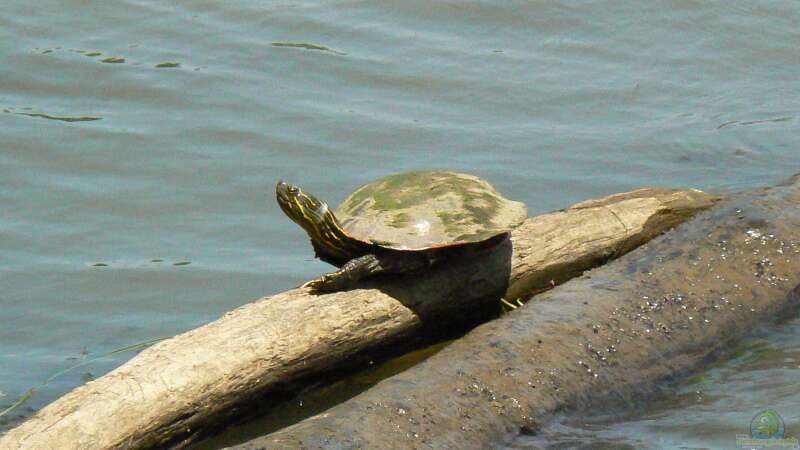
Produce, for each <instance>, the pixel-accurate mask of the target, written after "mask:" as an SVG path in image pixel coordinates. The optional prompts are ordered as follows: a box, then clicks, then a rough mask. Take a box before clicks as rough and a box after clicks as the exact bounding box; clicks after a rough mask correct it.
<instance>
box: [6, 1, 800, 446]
mask: <svg viewBox="0 0 800 450" xmlns="http://www.w3.org/2000/svg"><path fill="white" fill-rule="evenodd" d="M798 23H800V3H797V2H795V1H788V0H787V1H774V2H769V3H766V2H750V1H747V2H746V1H738V0H733V1H725V2H719V1H718V2H715V1H706V2H690V1H669V2H658V3H647V4H644V3H643V4H641V5H638V4H633V3H630V2H625V3H624V4H623V2H620V3H612V4H609V3H608V2H566V1H554V2H433V3H432V2H413V1H404V2H348V1H341V2H318V1H315V2H307V3H303V2H287V3H270V2H261V1H259V2H256V1H228V2H218V1H214V2H211V1H204V0H198V1H192V2H185V4H183V5H180V6H177V5H175V4H173V3H172V2H158V1H146V0H141V1H104V2H91V3H87V2H83V1H69V0H60V1H47V0H44V1H39V2H22V1H16V0H11V1H5V2H3V4H2V6H0V61H2V67H0V137H2V140H0V187H1V188H2V189H0V308H2V314H1V315H0V407H2V406H6V405H8V404H10V403H12V402H13V401H14V400H15V399H17V398H18V397H19V396H21V395H22V394H24V393H25V392H26V391H27V390H28V389H29V388H30V387H32V386H36V385H38V384H39V383H41V382H43V381H44V380H46V379H47V378H48V377H49V376H51V375H53V374H54V373H56V372H58V371H59V370H62V369H64V368H65V367H68V366H70V365H72V364H75V363H76V362H81V361H86V360H87V358H91V357H92V355H98V354H103V353H104V352H108V351H111V350H113V349H116V348H119V347H123V346H126V345H129V344H132V343H136V342H140V341H146V340H149V339H153V338H156V337H160V336H170V335H174V334H176V333H179V332H182V331H184V330H187V329H190V328H193V327H196V326H198V325H200V324H203V323H205V322H208V321H210V320H213V319H214V318H216V317H218V316H219V315H220V314H222V313H223V312H224V311H227V310H230V309H232V308H234V307H236V306H238V305H241V304H243V303H246V302H248V301H250V300H252V299H254V298H257V297H259V296H262V295H265V294H269V293H273V292H277V291H281V290H284V289H286V288H289V287H292V286H296V285H298V284H300V283H301V282H303V281H304V280H307V279H308V278H310V277H312V276H313V275H315V274H317V273H319V272H321V271H323V270H326V269H327V266H326V265H325V264H324V263H321V262H318V261H315V260H313V258H312V252H311V249H310V247H309V245H308V240H307V238H306V237H305V235H304V234H303V232H302V231H301V230H300V228H299V227H297V226H295V225H294V224H292V223H291V222H290V221H289V220H288V219H286V218H285V217H284V216H283V214H282V212H281V211H280V209H279V208H278V207H277V205H276V204H275V202H274V198H273V197H274V196H273V193H272V191H273V187H274V183H275V181H277V179H279V178H284V179H287V180H291V181H293V182H296V183H299V184H301V185H302V186H303V187H304V188H305V189H306V190H308V191H310V192H313V193H318V194H319V195H320V196H322V197H324V198H325V199H327V200H328V201H329V202H330V203H333V204H335V203H337V202H338V201H339V200H341V199H343V198H344V197H345V196H346V195H347V193H349V192H350V191H352V190H353V189H354V188H355V187H357V186H359V185H360V184H362V183H364V182H366V181H369V180H371V179H374V178H376V177H379V176H383V175H386V174H390V173H395V172H399V171H405V170H413V169H428V168H448V169H455V170H460V171H466V172H471V173H475V174H478V175H480V176H482V177H484V178H486V179H488V180H489V181H491V182H492V183H493V184H494V185H495V186H497V187H498V188H499V189H500V190H501V191H502V192H504V193H506V194H507V195H508V196H509V197H511V198H514V199H519V200H522V201H525V202H526V203H527V204H528V206H529V211H530V213H531V214H536V213H541V212H544V211H548V210H553V209H557V208H562V207H565V206H568V205H570V204H572V203H575V202H577V201H580V200H583V199H586V198H588V197H596V196H600V195H604V194H608V193H612V192H618V191H624V190H629V189H633V188H637V187H640V186H653V185H655V186H691V187H698V188H701V189H706V190H710V191H718V192H733V191H738V190H743V189H750V188H754V187H758V186H765V185H769V184H773V183H775V182H778V181H780V180H781V179H783V178H785V177H786V176H788V175H790V174H792V173H794V172H796V171H798V170H800V164H798V162H800V157H798V151H800V145H798V144H800V134H798V131H799V130H798V129H799V128H800V127H798V123H799V121H800V115H798V92H800V81H798V73H800V52H798V51H797V49H798V48H800V31H799V29H798V27H797V24H798ZM792 330H794V331H792V332H791V333H790V335H791V336H794V338H795V339H796V336H797V328H792ZM792 333H793V334H792ZM130 356H131V354H130V353H123V354H115V355H112V356H108V357H105V358H101V359H99V360H97V361H94V362H91V363H90V364H88V365H86V366H84V367H81V368H80V369H78V370H75V371H72V372H69V373H68V374H66V375H62V376H60V377H58V378H56V379H54V380H53V381H51V382H50V383H49V384H47V385H46V386H43V387H41V388H39V389H37V391H36V393H35V394H34V396H33V397H32V398H31V399H30V400H29V401H28V402H27V403H26V404H25V406H24V407H23V408H21V409H17V410H15V412H14V413H13V417H11V420H12V422H13V421H14V420H17V419H16V417H17V416H18V415H28V414H30V412H31V411H33V410H36V409H38V408H40V407H42V406H43V405H45V404H47V403H48V402H50V401H52V400H53V399H55V398H56V397H58V396H59V395H61V394H63V393H64V392H66V391H68V390H70V389H72V388H73V387H75V386H77V385H79V384H80V383H82V382H83V380H85V379H90V378H91V377H94V376H98V375H101V374H103V373H105V372H107V371H108V370H110V369H112V368H114V367H116V366H118V365H119V364H121V363H122V362H124V361H125V360H126V359H127V358H129V357H130ZM751 370H755V369H752V368H751V367H749V366H747V365H744V366H741V367H739V366H737V368H736V373H739V372H745V373H744V374H743V375H742V376H747V372H748V371H751ZM788 377H789V375H785V376H779V377H778V378H777V380H776V381H775V382H776V383H777V385H778V386H783V387H784V388H786V387H788V386H791V384H790V382H789V381H788V380H789V378H788ZM713 383H724V381H723V380H716V381H713V380H712V384H713ZM720 386H723V384H720ZM686 408H688V406H686ZM720 408H723V409H724V408H725V407H724V406H721V407H720ZM736 420H737V421H736V426H738V425H739V422H738V417H737V419H736ZM8 423H9V417H4V418H0V427H2V426H8ZM3 424H5V425H3ZM628 431H630V432H638V431H636V430H634V429H630V430H628ZM626 432H627V431H626ZM798 434H800V432H798ZM703 445H706V444H703ZM708 445H710V444H708Z"/></svg>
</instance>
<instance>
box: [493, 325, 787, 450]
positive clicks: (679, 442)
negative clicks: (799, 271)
mask: <svg viewBox="0 0 800 450" xmlns="http://www.w3.org/2000/svg"><path fill="white" fill-rule="evenodd" d="M798 405H800V319H798V318H795V319H794V320H793V321H791V322H789V323H786V324H782V325H779V326H775V327H774V328H771V329H769V330H763V331H762V332H761V333H759V336H757V337H753V338H751V339H749V340H748V341H747V342H745V343H743V344H742V345H741V346H740V348H738V349H736V351H734V352H733V353H732V354H731V355H730V357H728V358H726V359H725V360H724V361H722V362H721V363H720V364H718V365H716V366H715V367H712V368H710V369H708V370H707V371H705V372H703V373H701V374H699V375H698V376H696V377H694V378H693V379H691V380H687V381H686V382H685V383H682V384H681V385H680V386H679V387H678V388H676V389H674V390H673V392H672V393H671V394H669V395H667V396H666V397H665V398H662V399H658V400H656V401H654V402H653V403H652V404H650V405H648V408H647V410H645V411H644V412H642V411H639V412H637V413H633V414H626V415H625V416H622V417H613V418H610V419H609V418H604V417H597V416H589V417H566V416H562V417H559V418H558V419H557V420H556V421H555V422H554V423H552V424H548V425H547V426H545V427H544V428H543V429H542V430H541V432H540V433H539V434H538V435H537V436H525V437H521V438H518V439H517V440H516V441H515V442H514V443H513V444H512V445H510V446H508V447H507V450H511V449H533V448H535V449H539V450H541V449H551V450H555V449H559V450H561V449H583V450H589V449H609V450H611V449H615V450H638V449H641V450H662V449H732V448H742V447H739V446H738V445H737V442H736V438H737V436H741V435H743V436H745V437H749V434H750V423H751V421H752V420H753V419H754V417H755V416H756V415H758V414H759V413H761V412H763V411H765V410H769V409H771V410H774V411H776V412H777V413H778V414H779V415H780V416H781V418H782V420H783V422H784V430H785V434H784V439H790V438H795V439H800V410H799V409H798V407H797V406H798ZM745 448H751V447H745ZM764 448H767V447H764ZM768 448H791V447H789V446H788V445H786V446H779V445H773V446H772V447H768Z"/></svg>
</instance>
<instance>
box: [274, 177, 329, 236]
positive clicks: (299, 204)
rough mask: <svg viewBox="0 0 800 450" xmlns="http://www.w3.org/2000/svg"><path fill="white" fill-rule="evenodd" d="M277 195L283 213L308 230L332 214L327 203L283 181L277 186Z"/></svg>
mask: <svg viewBox="0 0 800 450" xmlns="http://www.w3.org/2000/svg"><path fill="white" fill-rule="evenodd" d="M275 195H276V197H277V199H278V205H280V207H281V209H282V210H283V212H284V213H286V215H287V216H289V218H290V219H292V220H293V221H294V222H295V223H297V224H298V225H300V226H301V227H303V228H305V229H306V230H308V227H309V226H312V227H313V226H315V225H317V224H319V223H320V222H322V221H324V220H325V216H326V215H329V214H330V211H328V205H327V204H326V203H325V202H323V201H320V200H319V199H318V198H317V197H314V196H313V195H311V194H309V193H307V192H303V190H302V189H300V187H299V186H295V185H293V184H289V183H287V182H285V181H283V180H281V181H278V185H277V186H275Z"/></svg>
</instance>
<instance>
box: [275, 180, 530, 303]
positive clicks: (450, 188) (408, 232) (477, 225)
mask: <svg viewBox="0 0 800 450" xmlns="http://www.w3.org/2000/svg"><path fill="white" fill-rule="evenodd" d="M275 193H276V197H277V201H278V205H280V207H281V209H282V210H283V212H284V213H285V214H286V215H287V216H288V217H289V218H290V219H291V220H292V221H294V222H295V223H297V224H298V225H300V226H301V227H302V228H303V229H304V230H305V231H306V233H308V236H309V237H310V238H311V245H312V247H313V248H314V251H315V253H316V256H317V257H318V258H320V259H321V260H323V261H325V262H328V263H330V264H333V265H334V266H336V267H338V268H339V270H337V271H335V272H331V273H327V274H325V275H322V276H320V277H319V278H316V279H314V280H311V281H309V282H308V283H306V284H304V285H303V286H304V287H309V288H311V289H312V290H314V291H323V292H324V291H338V290H344V289H349V288H352V287H354V286H356V285H357V284H358V282H359V281H360V280H362V279H364V278H368V277H372V276H375V275H380V274H403V273H407V272H414V271H419V270H422V269H425V268H427V267H430V266H431V265H433V264H435V263H438V262H439V261H442V260H445V259H446V256H447V254H448V252H449V250H451V249H454V248H461V247H462V246H479V245H481V244H486V243H487V242H488V243H491V242H494V241H495V240H502V239H503V238H505V237H507V236H508V235H509V232H510V231H511V230H512V229H514V228H515V227H517V226H519V225H520V224H521V223H522V222H523V221H524V220H525V219H526V218H527V208H526V206H525V204H524V203H522V202H517V201H512V200H509V199H507V198H505V197H503V196H502V195H501V194H500V193H499V192H498V191H497V190H495V188H494V187H492V185H491V184H489V183H488V182H487V181H484V180H482V179H481V178H478V177H476V176H474V175H469V174H464V173H457V172H448V171H415V172H406V173H400V174H396V175H390V176H387V177H384V178H381V179H379V180H376V181H373V182H370V183H367V184H365V185H363V186H361V187H360V188H358V189H356V190H355V191H354V192H353V193H352V194H350V195H349V196H348V197H347V198H346V199H345V200H344V201H343V202H342V203H341V204H340V205H339V206H338V207H337V208H336V210H335V211H332V210H331V209H330V208H329V207H328V205H327V204H326V203H325V202H323V201H321V200H319V199H317V198H316V197H314V196H313V195H311V194H309V193H308V192H305V191H303V190H302V189H301V188H300V187H299V186H296V185H293V184H290V183H287V182H284V181H282V180H281V181H278V184H277V186H276V187H275ZM451 253H452V252H451Z"/></svg>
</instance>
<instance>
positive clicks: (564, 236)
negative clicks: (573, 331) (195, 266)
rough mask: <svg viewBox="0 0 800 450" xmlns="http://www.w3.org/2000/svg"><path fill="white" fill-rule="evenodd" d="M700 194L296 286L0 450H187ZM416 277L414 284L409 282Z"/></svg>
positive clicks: (143, 361)
mask: <svg viewBox="0 0 800 450" xmlns="http://www.w3.org/2000/svg"><path fill="white" fill-rule="evenodd" d="M716 200H717V198H716V197H713V196H710V195H708V194H705V193H703V192H701V191H697V190H665V189H643V190H638V191H634V192H630V193H625V194H619V195H614V196H610V197H606V198H603V199H599V200H594V201H589V202H584V203H581V204H579V205H576V206H575V207H572V208H569V209H566V210H563V211H558V212H553V213H550V214H545V215H542V216H539V217H534V218H531V219H529V220H528V221H526V222H525V223H524V224H523V225H522V226H521V227H520V228H518V229H517V230H515V231H514V232H513V234H512V238H511V242H513V249H512V245H511V242H509V241H508V240H506V241H505V242H504V243H502V244H500V245H499V246H498V247H497V248H495V249H493V250H492V251H483V252H481V251H479V252H477V253H478V254H477V255H476V254H471V253H467V254H464V255H461V256H462V257H461V258H458V257H457V258H452V259H449V260H448V264H443V265H441V266H437V268H435V269H434V270H432V271H430V273H427V274H424V275H417V276H414V277H413V278H412V279H409V278H407V277H406V278H400V279H398V280H389V279H384V280H378V281H373V282H371V284H369V285H367V286H365V288H364V289H355V290H352V291H347V292H337V293H332V294H326V295H311V294H310V293H309V292H308V291H307V290H305V289H293V290H290V291H287V292H283V293H280V294H277V295H273V296H270V297H266V298H262V299H260V300H258V301H256V302H254V303H250V304H247V305H245V306H242V307H240V308H238V309H236V310H234V311H232V312H229V313H227V314H226V315H224V316H223V317H222V318H220V319H218V320H216V321H214V322H212V323H209V324H207V325H205V326H202V327H200V328H197V329H195V330H192V331H189V332H187V333H184V334H181V335H179V336H176V337H174V338H172V339H169V340H167V341H163V342H161V343H159V344H156V345H154V346H152V347H150V348H148V349H146V350H144V351H142V352H141V353H140V354H138V355H137V356H135V357H134V358H132V359H131V360H130V361H128V362H127V363H125V364H124V365H122V366H121V367H119V368H117V369H115V370H114V371H112V372H110V373H108V374H106V375H105V376H102V377H100V378H98V379H96V380H94V381H91V382H89V383H87V384H86V385H83V386H80V387H78V388H76V389H75V390H73V391H72V392H70V393H68V394H66V395H65V396H63V397H62V398H60V399H58V400H56V401H55V402H53V403H51V404H50V405H48V406H47V407H45V408H43V409H42V410H40V411H39V412H38V413H36V414H35V415H34V416H32V417H31V418H29V419H28V420H27V421H25V422H24V423H22V424H21V425H19V426H18V427H17V428H15V429H12V430H10V431H9V432H8V433H6V434H5V435H3V436H0V448H2V449H59V450H66V449H87V448H92V449H100V448H102V449H122V448H126V449H127V448H154V447H159V448H161V447H169V446H175V447H183V446H187V445H189V444H191V443H193V442H197V441H198V440H199V439H202V438H203V437H205V436H207V435H208V434H209V433H211V432H212V431H214V430H217V429H219V427H220V426H224V424H225V423H227V422H228V421H229V420H230V419H231V417H236V416H237V415H240V414H241V411H240V410H241V409H242V408H246V406H247V405H248V403H254V402H255V403H260V404H264V403H266V402H270V401H271V399H273V398H274V397H275V396H277V395H278V394H279V393H280V392H281V391H282V390H286V389H289V387H288V386H290V383H292V382H296V381H297V380H302V379H303V378H304V377H308V376H310V375H313V374H315V373H319V372H320V371H323V370H329V369H330V368H332V367H335V366H336V365H337V364H340V363H341V362H342V361H344V360H346V359H347V358H349V357H352V356H353V355H357V354H363V353H364V352H369V351H371V350H374V349H376V348H378V347H382V348H384V349H385V348H386V347H387V346H388V345H389V344H392V343H396V342H398V341H401V340H402V339H404V338H406V337H408V336H411V335H413V334H415V333H418V332H419V331H420V330H422V329H423V328H424V327H425V324H427V323H432V322H433V323H435V324H436V327H441V326H443V325H445V324H447V323H448V322H453V321H454V320H455V319H456V318H461V317H465V316H471V315H474V314H473V313H474V312H475V311H486V310H487V309H496V308H497V303H498V302H497V300H498V298H499V297H500V296H502V295H503V294H504V292H506V291H508V294H507V297H509V298H511V299H515V298H519V297H525V296H526V295H527V293H529V292H533V291H537V290H544V289H545V288H546V287H547V286H549V285H551V284H552V283H558V282H561V281H564V280H565V279H567V278H569V277H571V276H575V275H579V274H580V273H582V271H584V270H586V269H589V268H591V267H593V266H596V265H598V264H602V263H603V262H605V261H606V260H608V259H609V258H611V257H614V256H617V255H620V254H622V253H624V252H626V251H628V250H630V249H632V248H634V247H636V246H637V245H639V244H641V243H643V242H645V241H647V240H648V239H651V238H652V237H654V236H656V235H658V234H660V233H662V232H664V231H665V230H667V229H668V228H670V227H673V226H674V225H676V224H678V223H680V222H682V221H684V220H685V219H687V218H688V217H689V216H691V215H692V214H694V213H695V212H697V211H698V210H701V209H705V208H707V207H709V206H711V205H712V204H713V203H714V202H715V201H716ZM411 280H413V282H410V281H411Z"/></svg>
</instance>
